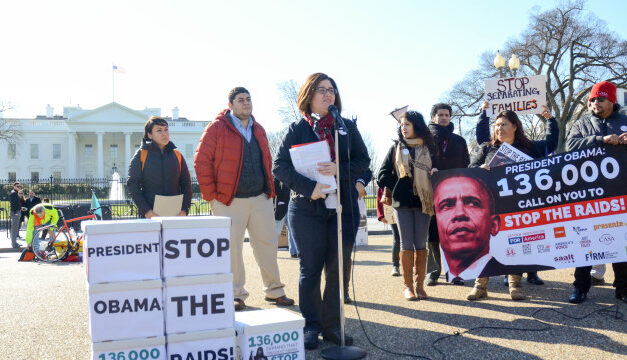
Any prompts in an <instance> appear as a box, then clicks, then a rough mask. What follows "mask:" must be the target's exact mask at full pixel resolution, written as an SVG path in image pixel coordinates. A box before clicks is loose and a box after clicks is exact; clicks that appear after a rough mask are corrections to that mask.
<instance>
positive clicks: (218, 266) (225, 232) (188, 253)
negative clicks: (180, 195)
mask: <svg viewBox="0 0 627 360" xmlns="http://www.w3.org/2000/svg"><path fill="white" fill-rule="evenodd" d="M154 219H156V220H157V221H159V222H161V228H162V230H161V236H162V239H163V241H162V244H163V277H164V278H170V277H175V276H188V275H209V274H226V273H230V272H231V250H230V244H231V241H230V239H231V237H230V229H231V219H230V218H228V217H221V216H194V217H161V218H154Z"/></svg>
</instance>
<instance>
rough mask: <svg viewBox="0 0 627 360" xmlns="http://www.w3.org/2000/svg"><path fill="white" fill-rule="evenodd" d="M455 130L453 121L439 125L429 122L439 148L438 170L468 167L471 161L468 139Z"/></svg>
mask: <svg viewBox="0 0 627 360" xmlns="http://www.w3.org/2000/svg"><path fill="white" fill-rule="evenodd" d="M454 130H455V126H454V125H453V123H449V124H448V126H442V125H438V124H436V123H434V122H432V123H430V124H429V131H431V134H433V139H434V140H435V145H436V146H437V148H438V152H437V163H438V167H437V168H438V170H448V169H458V168H466V167H468V164H469V163H470V155H469V153H468V145H466V140H464V138H463V137H461V136H459V135H457V134H454V133H453V131H454Z"/></svg>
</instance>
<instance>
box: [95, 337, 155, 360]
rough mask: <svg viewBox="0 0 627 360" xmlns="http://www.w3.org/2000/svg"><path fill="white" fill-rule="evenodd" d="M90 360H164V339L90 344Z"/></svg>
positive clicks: (152, 338) (153, 338) (151, 338)
mask: <svg viewBox="0 0 627 360" xmlns="http://www.w3.org/2000/svg"><path fill="white" fill-rule="evenodd" d="M91 350H92V360H109V359H118V360H122V359H125V360H126V359H128V360H166V359H167V358H166V352H165V337H164V336H156V337H150V338H144V339H132V340H119V341H105V342H98V343H92V347H91Z"/></svg>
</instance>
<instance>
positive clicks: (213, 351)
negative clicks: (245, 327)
mask: <svg viewBox="0 0 627 360" xmlns="http://www.w3.org/2000/svg"><path fill="white" fill-rule="evenodd" d="M167 338H168V359H169V360H187V359H203V360H213V359H215V360H218V359H224V360H234V359H235V356H236V355H235V330H234V329H233V328H230V329H221V330H212V331H203V332H193V333H183V334H172V335H168V336H167Z"/></svg>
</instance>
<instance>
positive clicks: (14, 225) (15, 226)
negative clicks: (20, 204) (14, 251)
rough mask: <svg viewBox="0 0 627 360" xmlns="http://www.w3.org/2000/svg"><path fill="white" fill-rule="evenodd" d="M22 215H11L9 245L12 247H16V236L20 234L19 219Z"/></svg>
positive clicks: (17, 213) (19, 213) (16, 213)
mask: <svg viewBox="0 0 627 360" xmlns="http://www.w3.org/2000/svg"><path fill="white" fill-rule="evenodd" d="M21 216H22V213H21V212H19V211H17V212H15V213H13V212H12V213H11V245H13V247H17V246H18V244H17V236H18V235H19V233H20V217H21Z"/></svg>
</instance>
